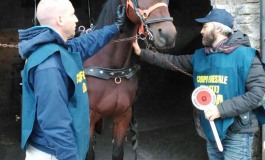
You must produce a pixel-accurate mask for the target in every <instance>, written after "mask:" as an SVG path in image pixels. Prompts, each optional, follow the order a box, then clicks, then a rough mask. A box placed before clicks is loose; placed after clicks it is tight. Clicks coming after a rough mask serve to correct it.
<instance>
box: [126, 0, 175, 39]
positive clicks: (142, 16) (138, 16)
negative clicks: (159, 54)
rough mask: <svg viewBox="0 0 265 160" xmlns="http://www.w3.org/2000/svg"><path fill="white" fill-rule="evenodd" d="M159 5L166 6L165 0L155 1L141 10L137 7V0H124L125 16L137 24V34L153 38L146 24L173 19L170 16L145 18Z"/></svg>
mask: <svg viewBox="0 0 265 160" xmlns="http://www.w3.org/2000/svg"><path fill="white" fill-rule="evenodd" d="M160 7H168V5H167V4H166V3H165V2H160V3H156V4H154V5H153V6H151V7H149V8H148V9H146V10H142V9H140V8H139V7H138V3H137V0H126V14H127V17H128V18H129V19H130V20H131V21H132V22H133V23H135V24H139V28H138V34H139V35H145V36H146V35H148V36H149V39H150V40H153V35H152V33H151V31H150V28H149V27H148V24H151V23H158V22H164V21H173V18H172V17H162V18H154V19H150V20H147V18H148V17H149V15H150V13H151V12H153V11H154V10H156V9H157V8H160Z"/></svg>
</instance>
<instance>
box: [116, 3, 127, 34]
mask: <svg viewBox="0 0 265 160" xmlns="http://www.w3.org/2000/svg"><path fill="white" fill-rule="evenodd" d="M125 9H126V7H125V5H119V6H118V8H117V11H116V21H115V23H114V24H115V25H116V26H117V27H118V28H119V29H121V26H122V25H123V24H124V21H125Z"/></svg>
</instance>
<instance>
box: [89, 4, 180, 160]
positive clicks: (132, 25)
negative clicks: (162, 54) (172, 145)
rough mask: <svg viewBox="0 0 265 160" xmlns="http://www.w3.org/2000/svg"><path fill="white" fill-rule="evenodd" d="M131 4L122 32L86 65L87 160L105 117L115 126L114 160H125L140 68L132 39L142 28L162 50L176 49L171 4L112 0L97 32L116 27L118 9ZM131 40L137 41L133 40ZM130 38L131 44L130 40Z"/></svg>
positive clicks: (90, 157) (99, 23)
mask: <svg viewBox="0 0 265 160" xmlns="http://www.w3.org/2000/svg"><path fill="white" fill-rule="evenodd" d="M120 4H127V8H126V11H127V16H128V19H126V20H125V24H124V26H123V28H122V30H121V32H120V33H119V34H118V35H117V36H116V37H115V38H114V39H113V41H112V42H110V43H109V44H108V45H106V46H105V47H104V48H103V49H101V50H100V51H99V53H97V54H96V55H94V56H93V57H91V58H90V59H88V60H87V61H85V62H84V67H85V72H86V74H87V82H88V94H89V100H90V104H89V107H90V138H91V139H90V147H89V152H88V156H87V159H89V160H92V159H94V146H93V143H91V142H93V140H92V137H93V136H94V134H95V127H96V125H97V124H98V122H100V121H101V119H102V118H104V117H110V118H111V119H112V122H113V153H112V159H115V160H121V159H123V155H124V152H123V145H124V138H125V136H126V132H127V129H128V127H129V123H130V120H131V118H132V105H133V102H134V100H135V97H136V91H137V86H138V79H137V77H136V76H135V74H136V72H137V71H138V70H139V66H138V65H133V64H131V53H132V42H133V40H132V39H135V38H137V37H136V36H135V35H136V34H137V31H138V28H140V29H141V30H140V31H138V32H141V33H142V34H144V35H148V37H149V38H150V39H151V40H153V43H154V45H155V46H156V47H157V48H159V49H167V48H171V47H174V45H175V39H176V33H177V32H176V29H175V27H174V25H173V23H172V20H173V19H172V18H171V17H170V15H169V12H168V7H167V4H168V0H138V1H137V0H108V1H107V2H106V3H105V4H104V7H103V10H102V11H101V14H100V16H99V18H98V21H97V23H96V28H95V29H99V28H102V27H103V26H105V25H109V24H113V23H114V21H115V13H116V9H117V6H118V5H120ZM129 37H134V38H132V39H130V38H129ZM128 38H129V39H130V40H128Z"/></svg>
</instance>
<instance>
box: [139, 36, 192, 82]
mask: <svg viewBox="0 0 265 160" xmlns="http://www.w3.org/2000/svg"><path fill="white" fill-rule="evenodd" d="M144 42H145V44H146V49H147V50H149V51H150V53H151V54H154V55H158V56H159V57H160V58H161V59H163V60H164V61H165V62H166V63H167V64H169V65H170V66H171V67H172V68H173V69H174V70H175V71H177V72H181V73H183V74H185V75H187V76H189V77H192V75H191V74H190V73H188V72H186V71H184V70H182V69H180V68H178V67H177V66H175V65H174V64H173V63H171V62H169V61H168V60H167V59H166V58H165V57H163V56H162V55H160V54H158V52H157V50H156V48H155V47H153V46H152V44H150V43H148V41H147V40H146V39H145V40H144Z"/></svg>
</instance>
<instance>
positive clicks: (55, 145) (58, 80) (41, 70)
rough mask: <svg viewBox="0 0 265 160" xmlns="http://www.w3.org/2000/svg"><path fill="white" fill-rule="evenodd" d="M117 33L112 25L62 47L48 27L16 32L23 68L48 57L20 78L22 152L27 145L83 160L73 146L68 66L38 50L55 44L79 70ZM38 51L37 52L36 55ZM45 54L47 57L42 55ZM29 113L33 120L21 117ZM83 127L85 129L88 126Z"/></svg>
mask: <svg viewBox="0 0 265 160" xmlns="http://www.w3.org/2000/svg"><path fill="white" fill-rule="evenodd" d="M117 32H118V28H117V27H116V26H115V25H110V26H106V27H104V28H102V29H100V30H96V31H94V32H89V33H87V34H84V35H82V36H80V37H76V38H73V39H71V40H69V41H67V42H66V43H65V42H64V41H63V40H62V38H61V37H60V35H59V34H58V33H57V32H56V31H54V30H53V29H52V28H50V27H46V26H37V27H32V28H29V29H26V30H19V40H20V43H19V53H20V55H21V57H22V58H26V59H28V62H26V65H25V67H26V66H27V63H28V64H32V63H35V61H37V60H38V59H40V57H45V54H48V55H47V56H46V57H45V58H43V59H44V61H41V62H40V63H39V64H38V63H37V65H36V66H34V67H32V68H26V70H27V71H28V73H26V74H23V75H24V77H22V78H23V106H22V142H21V147H22V149H23V150H25V149H26V144H28V143H30V144H31V145H33V146H34V147H36V148H38V149H40V150H42V151H44V152H47V153H50V154H53V155H55V156H56V157H57V158H58V159H64V160H68V159H76V160H77V159H79V158H81V159H83V155H82V156H80V155H79V154H78V152H79V150H78V148H79V147H78V146H77V145H78V144H77V143H76V139H75V138H76V137H75V135H74V134H75V132H74V130H76V129H78V127H74V126H75V118H76V117H78V116H79V115H78V114H79V113H76V114H77V115H76V116H75V117H74V116H72V115H73V112H72V109H71V108H69V105H70V101H71V104H73V103H72V102H73V101H75V99H74V100H73V99H72V96H73V95H75V92H76V89H75V84H74V83H73V79H72V78H71V77H70V76H69V74H68V72H67V71H68V70H71V66H70V65H71V63H69V66H67V65H68V64H67V63H68V62H65V61H63V58H62V57H61V55H60V53H58V52H54V53H49V52H51V49H50V48H47V47H46V49H42V48H45V47H43V46H47V45H49V44H55V45H53V46H55V47H54V48H56V46H58V48H60V46H61V48H60V49H59V50H60V51H61V50H62V52H65V53H68V52H69V53H72V54H76V55H78V56H77V57H80V58H79V60H80V64H79V65H78V66H81V65H82V61H84V60H86V59H87V58H89V57H91V56H92V55H94V54H95V53H96V52H97V51H99V50H100V49H101V48H102V47H103V46H104V45H105V44H107V43H108V42H109V41H110V40H111V39H112V38H113V37H114V36H115V35H116V33H117ZM51 48H52V47H51ZM40 49H41V52H38V51H39V50H40ZM36 50H37V53H38V54H39V55H40V56H39V57H36V56H35V60H34V58H32V56H33V57H34V54H35V52H36ZM46 50H47V53H46V52H45V51H46ZM42 54H43V55H42ZM61 54H62V53H61ZM67 68H68V69H67ZM80 73H82V71H80ZM25 76H27V77H25ZM81 77H82V76H81ZM77 79H78V78H77ZM84 87H86V86H84ZM28 90H30V91H32V92H33V94H32V95H34V97H33V99H34V100H33V101H34V102H33V101H32V102H29V101H27V99H26V98H24V97H27V96H28V97H30V96H29V95H25V94H28V93H29V92H27V91H28ZM76 100H78V99H76ZM86 102H88V101H86ZM81 103H82V102H81ZM76 104H78V105H80V104H79V102H76ZM29 105H30V106H29ZM78 105H77V106H78ZM87 105H88V104H87ZM29 108H30V109H31V110H29ZM87 108H88V106H87ZM32 109H33V110H34V113H32V114H33V115H34V116H33V118H32V117H30V116H23V114H24V115H29V114H25V113H27V112H32ZM87 113H88V111H87ZM88 116H89V114H87V119H88ZM28 123H32V128H30V127H28V128H27V127H23V126H30V125H31V124H28ZM86 127H88V128H89V126H86ZM25 128H27V129H25ZM28 135H29V136H30V137H28ZM88 136H89V134H88ZM86 143H88V142H86Z"/></svg>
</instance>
